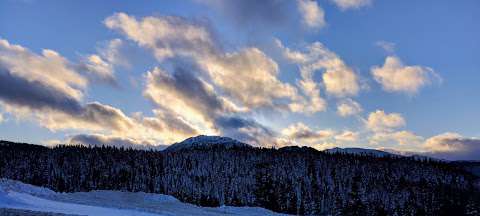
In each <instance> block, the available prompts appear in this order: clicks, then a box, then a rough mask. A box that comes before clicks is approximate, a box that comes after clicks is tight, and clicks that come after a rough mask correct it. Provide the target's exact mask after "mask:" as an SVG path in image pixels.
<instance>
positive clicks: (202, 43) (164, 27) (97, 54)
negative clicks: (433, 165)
mask: <svg viewBox="0 0 480 216" xmlns="http://www.w3.org/2000/svg"><path fill="white" fill-rule="evenodd" d="M478 20H480V2H478V1H476V0H463V1H456V2H452V1H447V0H426V1H413V0H412V1H410V0H409V1H379V0H318V1H312V0H296V1H287V0H265V1H254V0H244V1H234V0H184V1H122V2H117V1H109V0H105V1H101V2H98V1H89V0H87V1H48V0H47V1H38V0H1V1H0V138H1V139H4V140H11V141H19V142H29V143H38V144H43V145H54V144H58V143H68V144H85V145H101V144H105V145H115V146H133V147H136V148H144V147H151V146H157V145H169V144H172V143H175V142H179V141H182V140H184V139H186V138H188V137H191V136H196V135H199V134H206V135H220V136H228V137H232V138H235V139H238V140H241V141H243V142H247V143H249V144H252V145H254V146H264V147H282V146H289V145H299V146H310V147H313V148H317V149H319V150H322V149H327V148H333V147H362V148H373V149H383V150H388V151H395V152H399V153H411V152H416V153H423V154H426V155H431V156H436V157H440V158H445V159H455V160H456V159H462V160H474V159H479V158H480V124H478V122H480V112H479V110H480V100H479V99H478V98H479V92H480V85H478V83H479V82H480V61H479V59H478V56H480V53H479V52H480V39H479V38H480V25H478Z"/></svg>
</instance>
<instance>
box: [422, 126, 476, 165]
mask: <svg viewBox="0 0 480 216" xmlns="http://www.w3.org/2000/svg"><path fill="white" fill-rule="evenodd" d="M423 148H424V149H425V150H426V151H428V152H427V153H426V154H427V155H429V156H433V157H438V158H444V159H448V160H478V159H479V155H480V139H479V138H475V137H472V138H468V137H464V136H462V135H460V134H458V133H452V132H447V133H443V134H440V135H437V136H433V137H431V138H429V139H427V140H426V141H425V143H424V144H423Z"/></svg>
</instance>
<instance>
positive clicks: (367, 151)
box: [324, 147, 399, 157]
mask: <svg viewBox="0 0 480 216" xmlns="http://www.w3.org/2000/svg"><path fill="white" fill-rule="evenodd" d="M324 151H325V152H328V153H344V154H357V155H370V156H376V157H386V156H394V155H395V156H399V155H396V154H392V153H389V152H386V151H380V150H375V149H365V148H338V147H335V148H331V149H326V150H324Z"/></svg>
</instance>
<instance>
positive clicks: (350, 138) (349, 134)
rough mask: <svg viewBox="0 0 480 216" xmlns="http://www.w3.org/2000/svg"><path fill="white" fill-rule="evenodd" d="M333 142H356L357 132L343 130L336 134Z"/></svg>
mask: <svg viewBox="0 0 480 216" xmlns="http://www.w3.org/2000/svg"><path fill="white" fill-rule="evenodd" d="M335 140H336V141H340V142H355V141H357V140H358V132H353V131H349V130H345V131H343V132H342V133H340V134H337V135H336V136H335Z"/></svg>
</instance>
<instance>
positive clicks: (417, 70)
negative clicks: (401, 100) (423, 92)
mask: <svg viewBox="0 0 480 216" xmlns="http://www.w3.org/2000/svg"><path fill="white" fill-rule="evenodd" d="M371 73H372V75H373V77H374V79H375V80H376V81H377V82H378V83H380V84H381V85H382V87H383V89H384V90H385V91H388V92H403V93H407V94H415V93H417V92H418V90H419V89H420V88H421V87H423V86H425V85H428V84H430V83H431V82H432V80H433V79H436V80H440V77H439V76H438V75H437V74H436V73H435V72H434V71H433V69H431V68H429V67H423V66H418V65H414V66H405V65H403V63H402V61H401V60H400V59H399V58H398V57H396V56H388V57H387V58H386V59H385V63H384V65H383V66H374V67H372V69H371Z"/></svg>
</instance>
